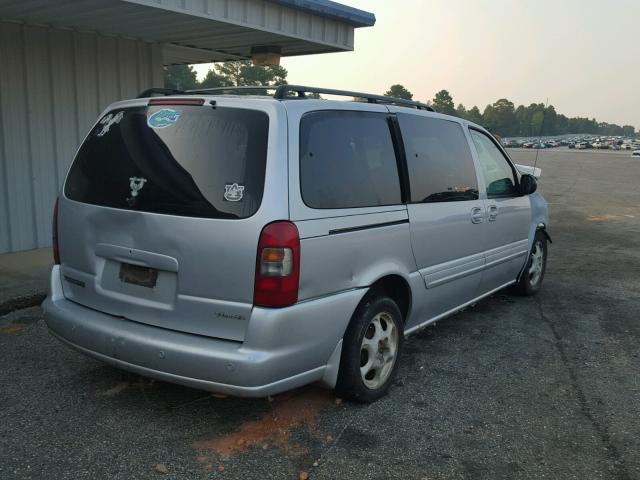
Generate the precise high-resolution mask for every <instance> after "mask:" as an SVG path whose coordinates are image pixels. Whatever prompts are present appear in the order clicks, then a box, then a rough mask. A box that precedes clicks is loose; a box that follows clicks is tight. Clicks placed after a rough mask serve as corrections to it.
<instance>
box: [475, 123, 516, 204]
mask: <svg viewBox="0 0 640 480" xmlns="http://www.w3.org/2000/svg"><path fill="white" fill-rule="evenodd" d="M470 132H471V138H472V139H473V144H474V145H475V147H476V151H477V152H478V160H479V161H480V168H481V169H482V176H483V177H484V182H485V184H486V185H487V197H489V198H496V197H513V196H516V195H518V191H517V189H516V182H515V177H514V175H513V173H514V172H513V169H512V168H511V165H510V164H509V162H508V161H507V159H506V158H505V157H504V155H503V154H502V152H501V151H500V149H499V148H498V147H497V146H496V144H495V143H493V141H492V140H491V139H490V138H489V137H488V136H487V135H486V134H484V133H482V132H479V131H478V130H474V129H471V130H470Z"/></svg>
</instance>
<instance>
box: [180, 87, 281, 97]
mask: <svg viewBox="0 0 640 480" xmlns="http://www.w3.org/2000/svg"><path fill="white" fill-rule="evenodd" d="M278 88H279V87H278V86H277V85H240V86H238V87H233V86H232V87H213V88H198V89H197V90H187V91H186V92H183V93H188V94H193V95H197V94H199V93H217V92H251V91H265V92H266V91H267V90H277V89H278Z"/></svg>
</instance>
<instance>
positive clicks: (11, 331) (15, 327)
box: [0, 323, 24, 334]
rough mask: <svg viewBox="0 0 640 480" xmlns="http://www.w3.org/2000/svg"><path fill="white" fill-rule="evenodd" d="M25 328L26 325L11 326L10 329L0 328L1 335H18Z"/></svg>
mask: <svg viewBox="0 0 640 480" xmlns="http://www.w3.org/2000/svg"><path fill="white" fill-rule="evenodd" d="M23 328H24V325H22V324H20V323H19V324H17V325H10V326H8V327H3V328H0V334H5V333H16V332H19V331H20V330H22V329H23Z"/></svg>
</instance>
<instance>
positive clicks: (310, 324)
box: [43, 266, 365, 397]
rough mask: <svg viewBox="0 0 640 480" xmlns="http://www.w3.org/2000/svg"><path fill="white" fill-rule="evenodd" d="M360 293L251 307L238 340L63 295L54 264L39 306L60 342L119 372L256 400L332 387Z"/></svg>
mask: <svg viewBox="0 0 640 480" xmlns="http://www.w3.org/2000/svg"><path fill="white" fill-rule="evenodd" d="M364 293H365V291H364V290H351V291H347V292H343V293H340V294H336V295H331V296H328V297H324V298H320V299H316V300H312V301H306V302H301V303H299V304H297V305H294V306H292V307H289V308H283V309H261V308H254V309H253V312H252V315H251V320H250V322H249V327H248V331H247V334H246V337H245V341H244V342H242V343H239V342H233V341H226V340H220V339H214V338H210V337H204V336H198V335H192V334H187V333H181V332H177V331H173V330H167V329H164V328H158V327H154V326H150V325H146V324H142V323H138V322H133V321H130V320H127V319H124V318H120V317H114V316H111V315H107V314H105V313H101V312H98V311H96V310H92V309H90V308H87V307H84V306H81V305H78V304H76V303H74V302H71V301H69V300H67V299H65V298H64V296H63V294H62V286H61V284H60V274H59V267H57V266H54V268H53V271H52V273H51V292H50V294H49V296H48V297H47V299H46V300H45V302H44V303H43V308H44V311H45V320H46V323H47V326H48V327H49V330H50V331H51V333H52V334H53V335H54V336H56V337H57V338H59V339H60V340H61V341H62V342H64V343H66V344H67V345H69V346H71V347H73V348H75V349H77V350H79V351H80V352H82V353H84V354H86V355H89V356H91V357H94V358H97V359H98V360H101V361H103V362H105V363H108V364H111V365H113V366H115V367H118V368H122V369H124V370H129V371H133V372H135V373H139V374H141V375H145V376H149V377H153V378H157V379H160V380H164V381H168V382H172V383H178V384H182V385H186V386H189V387H193V388H199V389H203V390H209V391H214V392H221V393H226V394H230V395H237V396H246V397H262V396H267V395H273V394H276V393H279V392H282V391H285V390H289V389H292V388H296V387H299V386H301V385H305V384H307V383H311V382H315V381H323V383H325V384H326V385H327V386H329V387H333V386H334V384H335V379H336V375H337V367H338V363H339V359H340V347H341V339H342V336H343V334H344V331H345V329H346V327H347V324H348V322H349V319H350V317H351V314H352V312H353V311H354V310H355V308H356V306H357V304H358V303H359V301H360V299H361V298H362V296H363V295H364Z"/></svg>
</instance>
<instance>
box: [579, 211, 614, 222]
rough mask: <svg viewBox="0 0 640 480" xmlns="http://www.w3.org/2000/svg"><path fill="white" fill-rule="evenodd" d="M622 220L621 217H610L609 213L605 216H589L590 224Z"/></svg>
mask: <svg viewBox="0 0 640 480" xmlns="http://www.w3.org/2000/svg"><path fill="white" fill-rule="evenodd" d="M620 219H621V217H620V215H610V214H608V213H605V214H604V215H587V220H588V221H590V222H612V221H616V220H620Z"/></svg>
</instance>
